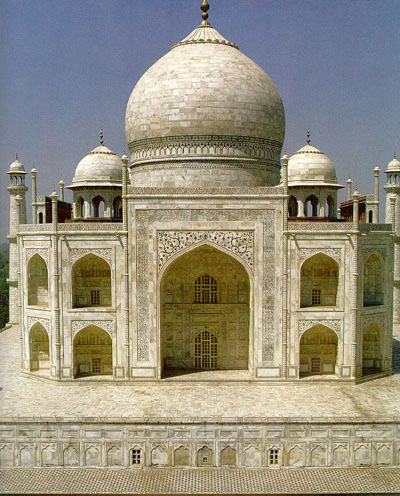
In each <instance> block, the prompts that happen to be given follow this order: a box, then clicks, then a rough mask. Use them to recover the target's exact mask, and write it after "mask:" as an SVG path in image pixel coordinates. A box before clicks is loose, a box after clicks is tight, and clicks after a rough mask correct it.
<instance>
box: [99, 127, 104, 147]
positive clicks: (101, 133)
mask: <svg viewBox="0 0 400 496" xmlns="http://www.w3.org/2000/svg"><path fill="white" fill-rule="evenodd" d="M103 143H104V141H103V128H101V129H100V145H101V146H103Z"/></svg>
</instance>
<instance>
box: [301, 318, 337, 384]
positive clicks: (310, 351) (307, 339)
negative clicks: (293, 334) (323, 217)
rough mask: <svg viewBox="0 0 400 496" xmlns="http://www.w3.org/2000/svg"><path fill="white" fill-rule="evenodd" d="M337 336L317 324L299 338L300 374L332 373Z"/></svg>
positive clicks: (333, 371) (334, 363)
mask: <svg viewBox="0 0 400 496" xmlns="http://www.w3.org/2000/svg"><path fill="white" fill-rule="evenodd" d="M337 345H338V338H337V335H336V333H335V332H334V331H332V330H331V329H329V328H328V327H325V326H323V325H321V324H318V325H316V326H314V327H312V328H311V329H308V331H306V332H305V333H304V334H303V335H302V337H301V340H300V375H303V376H304V375H321V374H334V373H335V366H336V357H337Z"/></svg>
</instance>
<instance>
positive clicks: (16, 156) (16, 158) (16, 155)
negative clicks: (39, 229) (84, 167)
mask: <svg viewBox="0 0 400 496" xmlns="http://www.w3.org/2000/svg"><path fill="white" fill-rule="evenodd" d="M394 157H395V158H396V154H394ZM15 160H18V152H17V153H16V154H15Z"/></svg>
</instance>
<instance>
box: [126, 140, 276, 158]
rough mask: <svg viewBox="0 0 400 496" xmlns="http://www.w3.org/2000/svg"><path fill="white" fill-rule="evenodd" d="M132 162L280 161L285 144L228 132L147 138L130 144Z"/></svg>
mask: <svg viewBox="0 0 400 496" xmlns="http://www.w3.org/2000/svg"><path fill="white" fill-rule="evenodd" d="M128 146H129V150H130V152H131V161H132V164H135V163H137V162H141V161H145V160H153V161H154V160H157V159H158V158H172V157H182V158H185V159H189V160H190V159H191V158H195V159H196V158H198V157H202V158H203V157H204V156H207V157H212V158H214V159H219V160H224V159H227V158H230V157H235V158H236V159H237V158H241V157H243V158H244V159H245V158H247V157H252V158H256V159H258V160H262V161H270V162H275V163H276V164H279V163H280V153H281V149H282V143H280V142H278V141H275V140H271V139H268V138H257V137H252V136H233V135H232V136H229V135H220V136H218V135H187V136H163V137H161V136H160V137H156V138H146V139H141V140H137V141H132V142H131V143H129V145H128Z"/></svg>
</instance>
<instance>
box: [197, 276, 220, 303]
mask: <svg viewBox="0 0 400 496" xmlns="http://www.w3.org/2000/svg"><path fill="white" fill-rule="evenodd" d="M194 302H195V303H217V281H216V280H215V279H214V278H213V277H211V276H209V275H208V274H203V275H202V276H200V277H198V278H197V279H196V281H195V283H194Z"/></svg>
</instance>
